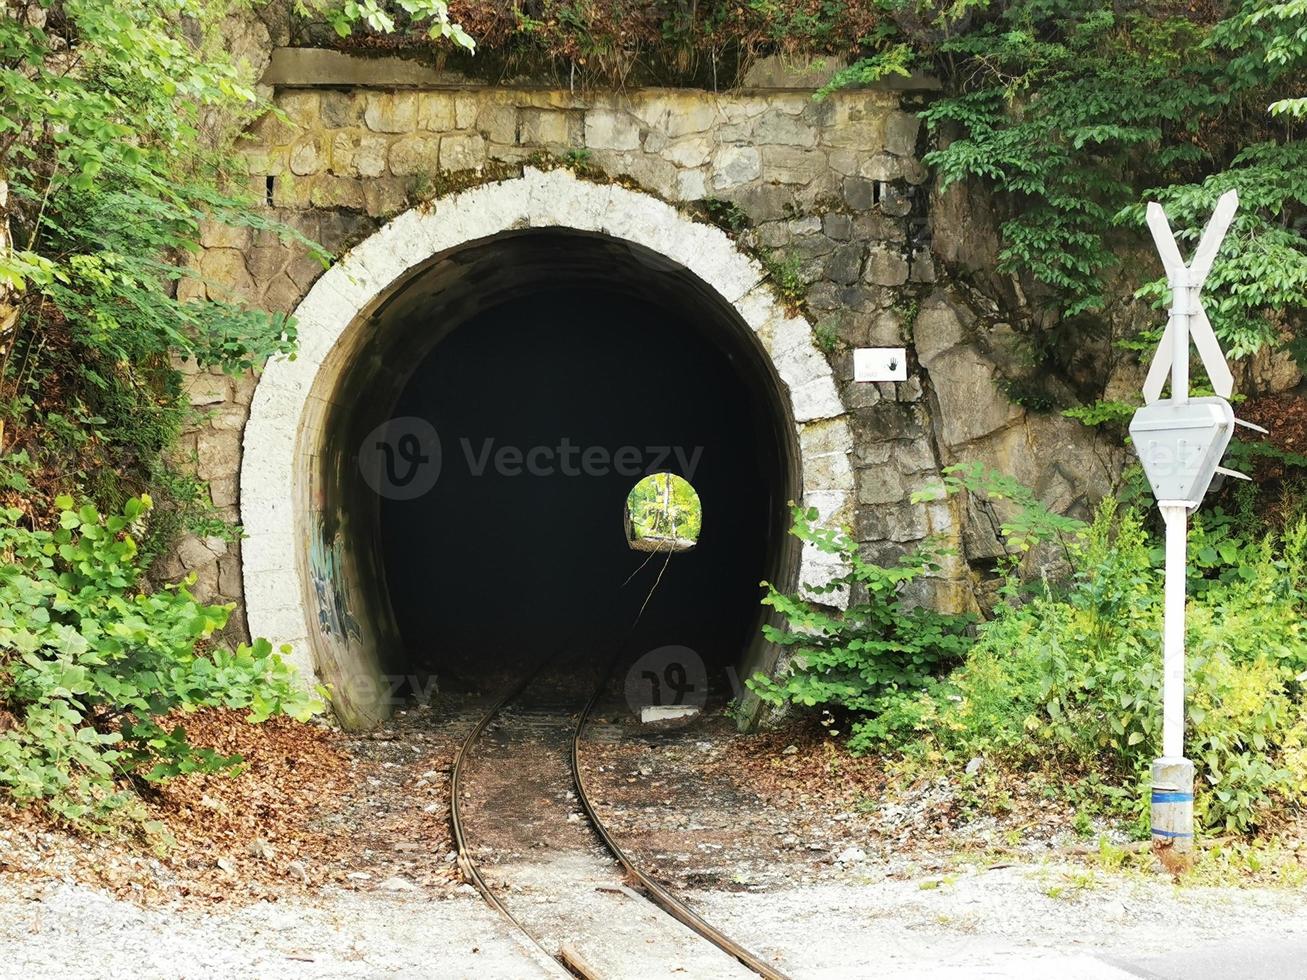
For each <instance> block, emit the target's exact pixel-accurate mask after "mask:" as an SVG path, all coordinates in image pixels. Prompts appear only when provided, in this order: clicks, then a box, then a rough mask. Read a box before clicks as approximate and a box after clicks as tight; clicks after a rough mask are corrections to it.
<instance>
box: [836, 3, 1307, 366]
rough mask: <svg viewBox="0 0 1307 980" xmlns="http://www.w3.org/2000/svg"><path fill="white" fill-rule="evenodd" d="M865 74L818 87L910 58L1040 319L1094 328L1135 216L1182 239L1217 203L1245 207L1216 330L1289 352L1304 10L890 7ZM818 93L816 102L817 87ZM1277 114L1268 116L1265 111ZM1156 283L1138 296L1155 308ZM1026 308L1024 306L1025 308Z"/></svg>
mask: <svg viewBox="0 0 1307 980" xmlns="http://www.w3.org/2000/svg"><path fill="white" fill-rule="evenodd" d="M886 10H887V12H888V13H889V19H888V21H883V22H882V23H881V24H880V25H879V27H878V28H877V29H876V30H871V31H868V33H867V34H866V35H864V37H863V42H864V47H865V50H866V54H867V57H866V58H865V60H863V61H861V62H859V63H856V64H854V66H853V67H852V68H850V69H848V70H846V71H844V72H841V73H840V74H838V75H837V76H836V77H835V79H834V80H833V81H832V83H831V85H830V86H828V89H832V88H837V87H839V86H841V85H851V84H861V83H864V82H866V81H869V80H874V79H879V78H882V77H884V76H885V75H886V74H887V73H890V72H902V71H906V66H908V65H909V64H912V65H918V66H921V67H922V68H923V69H924V70H928V71H933V72H934V73H936V74H938V75H940V76H941V77H942V78H943V79H944V83H945V92H944V97H943V98H941V99H938V100H936V101H935V102H933V103H932V104H931V105H930V106H929V107H928V108H927V109H926V110H925V111H924V112H923V113H922V116H923V118H924V119H925V120H926V122H927V124H928V127H929V129H930V130H931V132H932V133H933V134H934V135H935V136H936V138H937V139H938V140H939V148H938V149H936V150H934V151H933V152H931V153H930V154H929V155H928V156H927V158H926V161H927V163H929V164H931V165H933V166H934V167H935V168H936V169H937V171H938V173H939V174H940V176H941V178H942V180H943V183H944V184H945V185H946V186H947V185H948V184H951V183H954V182H958V181H964V180H972V181H977V182H979V183H981V184H984V185H987V186H988V187H990V188H992V189H994V190H995V191H997V192H998V194H997V198H998V202H999V206H1000V209H1001V210H1000V213H1001V215H1002V221H1001V226H1000V233H1001V242H1000V251H999V270H1000V271H1003V272H1007V273H1010V274H1012V275H1013V276H1015V277H1019V278H1020V280H1021V282H1022V285H1023V290H1024V292H1025V294H1026V295H1027V296H1029V297H1030V298H1031V299H1032V300H1034V301H1035V304H1036V305H1037V306H1043V307H1045V310H1042V311H1038V316H1037V317H1032V319H1038V320H1039V321H1040V322H1043V323H1045V324H1047V322H1048V317H1049V314H1052V319H1054V320H1056V319H1059V318H1060V319H1063V320H1078V318H1085V319H1092V317H1093V315H1094V311H1096V310H1098V309H1099V308H1101V307H1102V305H1103V302H1104V277H1105V275H1106V274H1107V272H1108V270H1109V269H1110V267H1111V266H1112V265H1114V264H1115V263H1116V261H1117V256H1118V254H1119V252H1120V251H1121V250H1122V248H1123V246H1129V245H1130V244H1131V242H1130V241H1129V240H1126V239H1124V238H1123V236H1122V235H1121V234H1120V231H1119V229H1120V228H1122V227H1128V228H1130V229H1131V231H1132V233H1133V234H1134V235H1135V236H1137V237H1135V238H1134V239H1133V241H1134V243H1137V244H1138V245H1141V246H1145V247H1146V243H1147V238H1146V236H1142V235H1141V234H1140V232H1141V216H1142V205H1143V202H1144V201H1146V200H1149V199H1158V200H1161V201H1162V203H1163V204H1164V205H1166V207H1167V209H1168V212H1169V213H1170V214H1171V218H1172V222H1173V224H1175V225H1176V226H1178V227H1181V228H1184V229H1185V230H1186V231H1193V230H1196V229H1198V228H1201V226H1202V225H1203V224H1204V223H1205V222H1206V219H1207V216H1208V215H1209V214H1210V211H1211V206H1212V204H1213V203H1214V201H1215V198H1216V197H1217V196H1218V195H1219V193H1220V192H1221V191H1222V190H1225V189H1227V188H1229V187H1236V186H1237V187H1238V188H1239V190H1240V194H1241V195H1242V197H1243V204H1242V206H1241V210H1240V212H1239V218H1238V221H1237V224H1236V227H1235V229H1234V232H1233V233H1232V235H1231V236H1230V238H1229V239H1227V242H1226V247H1225V248H1223V249H1222V253H1221V255H1220V257H1219V258H1218V261H1217V263H1216V266H1215V268H1214V269H1213V273H1212V278H1211V280H1210V288H1209V292H1208V296H1209V297H1210V298H1211V299H1212V300H1213V303H1214V305H1215V308H1214V309H1213V310H1212V321H1213V325H1214V326H1215V327H1216V330H1217V332H1218V334H1219V335H1220V336H1221V337H1222V339H1223V340H1224V341H1225V342H1226V343H1227V345H1229V347H1230V348H1231V349H1232V350H1233V351H1234V353H1235V355H1236V356H1242V355H1244V354H1247V353H1250V352H1252V351H1255V350H1257V349H1259V348H1261V347H1263V346H1266V345H1268V344H1280V343H1292V337H1290V336H1288V335H1287V334H1286V332H1285V330H1284V328H1285V327H1286V326H1292V325H1293V324H1294V322H1295V321H1296V319H1298V318H1301V316H1302V314H1303V312H1304V311H1305V309H1307V302H1305V301H1304V296H1307V289H1304V277H1307V272H1304V265H1305V264H1307V239H1304V235H1303V233H1302V219H1303V216H1304V214H1307V206H1305V205H1307V202H1304V200H1303V195H1302V187H1303V179H1304V178H1303V173H1304V164H1303V160H1304V152H1307V151H1305V150H1304V146H1305V145H1307V144H1304V141H1303V140H1302V138H1301V136H1302V134H1301V130H1300V128H1299V127H1298V126H1296V125H1295V122H1294V120H1296V119H1298V118H1300V117H1301V116H1303V115H1304V113H1305V112H1307V110H1305V109H1304V107H1305V106H1307V98H1303V94H1302V92H1301V90H1299V91H1296V92H1294V91H1290V89H1291V88H1292V86H1294V85H1296V84H1299V83H1300V80H1301V77H1302V74H1303V71H1304V69H1307V27H1304V26H1303V25H1304V24H1305V23H1307V14H1305V11H1307V5H1305V4H1304V2H1303V0H1287V2H1274V0H1225V2H1218V3H1215V4H1209V5H1207V6H1205V7H1203V8H1194V9H1181V8H1168V7H1162V8H1157V9H1151V8H1143V7H1133V8H1131V7H1122V6H1121V5H1120V4H1115V3H1111V2H1109V0H1085V2H1082V3H1074V4H1050V3H1047V2H1045V0H1017V2H1013V3H1006V4H989V3H985V2H981V0H947V2H925V3H901V2H890V3H887V4H886ZM822 94H823V95H824V94H826V90H824V91H823V93H822ZM1268 109H1269V112H1268ZM1162 293H1163V284H1160V283H1154V284H1152V285H1151V286H1149V287H1146V288H1145V290H1144V291H1143V294H1144V295H1146V296H1149V297H1151V298H1155V299H1161V298H1162ZM1023 303H1024V301H1023Z"/></svg>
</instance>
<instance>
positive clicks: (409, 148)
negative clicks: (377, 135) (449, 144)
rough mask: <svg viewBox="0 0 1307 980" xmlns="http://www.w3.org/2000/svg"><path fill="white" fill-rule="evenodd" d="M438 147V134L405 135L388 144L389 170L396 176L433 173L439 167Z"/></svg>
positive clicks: (439, 143) (439, 145) (439, 144)
mask: <svg viewBox="0 0 1307 980" xmlns="http://www.w3.org/2000/svg"><path fill="white" fill-rule="evenodd" d="M446 139H453V137H446ZM440 148H441V139H440V137H438V136H405V137H404V138H403V139H399V140H396V141H395V142H394V143H392V144H391V145H390V172H391V173H392V174H394V175H395V176H396V177H411V176H413V175H414V174H419V173H425V174H433V173H435V172H436V171H437V170H438V169H440Z"/></svg>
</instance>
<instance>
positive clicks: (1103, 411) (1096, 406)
mask: <svg viewBox="0 0 1307 980" xmlns="http://www.w3.org/2000/svg"><path fill="white" fill-rule="evenodd" d="M1138 408H1139V406H1138V405H1131V404H1128V403H1127V402H1118V401H1096V402H1094V403H1093V404H1091V405H1073V406H1072V407H1071V408H1064V409H1063V410H1062V414H1063V415H1065V416H1066V417H1067V418H1069V419H1076V420H1077V421H1079V422H1082V423H1084V424H1085V425H1088V426H1091V427H1097V426H1100V425H1117V426H1124V425H1128V424H1129V422H1130V419H1132V418H1133V417H1134V414H1135V411H1136V410H1137V409H1138Z"/></svg>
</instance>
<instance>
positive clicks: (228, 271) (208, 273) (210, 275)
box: [200, 248, 255, 302]
mask: <svg viewBox="0 0 1307 980" xmlns="http://www.w3.org/2000/svg"><path fill="white" fill-rule="evenodd" d="M200 275H202V276H203V277H204V280H205V285H206V287H207V292H208V295H209V298H210V299H225V300H228V301H231V302H249V301H250V300H252V299H254V293H255V290H254V279H253V277H252V276H251V275H250V273H249V270H247V269H246V268H245V256H244V254H243V253H242V252H240V251H239V250H238V249H234V248H210V249H205V250H204V252H203V253H202V254H201V255H200Z"/></svg>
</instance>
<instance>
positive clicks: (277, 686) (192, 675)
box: [0, 497, 321, 824]
mask: <svg viewBox="0 0 1307 980" xmlns="http://www.w3.org/2000/svg"><path fill="white" fill-rule="evenodd" d="M58 505H59V506H60V508H61V513H60V516H59V527H58V529H57V530H54V531H46V530H32V529H30V528H28V527H25V526H22V525H20V523H19V521H20V519H21V518H22V513H21V511H18V510H15V509H0V550H2V551H3V553H4V555H5V557H6V563H5V564H4V565H3V566H0V786H3V787H4V788H5V789H6V790H7V791H8V792H9V793H10V794H11V795H12V796H13V797H15V798H16V799H18V800H21V801H31V800H44V801H45V802H46V804H47V805H48V806H49V807H50V808H51V809H52V810H54V811H55V812H57V813H59V814H60V815H62V816H64V817H66V818H68V819H70V820H75V821H87V822H90V823H92V824H98V823H101V822H103V821H104V820H105V819H106V818H107V817H108V816H109V815H110V814H112V813H113V812H114V811H116V810H119V809H120V808H122V807H123V806H124V805H126V804H129V803H130V802H131V801H132V799H133V795H132V793H131V792H130V791H129V790H130V789H131V788H132V786H133V785H134V784H138V781H140V780H146V781H149V780H159V779H164V778H167V777H169V776H173V775H177V774H179V773H184V772H191V771H196V770H205V771H212V770H215V769H219V768H222V767H225V766H230V765H233V764H235V763H237V762H239V761H240V760H239V759H238V758H234V757H222V756H219V755H217V754H215V753H214V752H212V751H210V750H206V749H197V748H193V747H191V746H190V745H189V744H188V742H187V741H186V734H185V729H184V728H183V726H182V725H180V724H170V723H169V724H166V723H161V716H164V715H168V714H170V713H173V712H176V711H179V710H180V711H182V712H186V711H190V710H194V709H196V708H200V707H212V706H223V707H228V708H245V709H248V710H249V718H250V720H251V721H262V720H263V719H266V718H268V717H269V716H271V715H273V714H289V715H293V716H295V717H297V718H301V719H304V718H307V717H308V716H309V715H310V714H312V713H313V712H314V711H316V710H319V709H320V707H321V704H320V702H319V701H318V700H317V699H316V698H314V697H313V696H311V695H307V694H305V693H304V692H303V691H301V690H300V689H299V688H297V687H296V685H295V682H294V677H293V675H292V671H291V669H290V668H289V667H288V666H287V665H286V664H285V663H284V662H283V661H282V659H281V657H280V656H279V655H278V654H277V653H275V652H273V650H272V648H271V645H270V644H269V643H268V642H267V641H266V640H258V641H256V642H255V643H254V644H253V645H252V646H246V645H244V644H242V645H241V646H239V647H237V649H236V650H234V651H230V650H224V649H221V648H216V647H210V639H211V637H212V636H213V634H214V632H215V631H216V630H219V629H221V628H222V627H223V626H224V625H225V624H226V622H227V617H228V615H229V614H230V611H231V607H230V606H206V605H203V604H201V603H199V602H197V601H196V600H195V599H194V598H193V597H192V596H191V594H190V593H189V592H187V591H186V588H185V587H184V586H170V587H166V588H164V589H161V590H159V591H157V592H148V591H138V590H137V582H138V580H139V578H140V574H141V570H140V566H139V563H138V555H137V548H136V542H135V539H134V538H133V536H132V534H131V533H130V532H131V531H132V530H133V529H134V528H135V527H136V526H138V524H139V522H140V521H141V519H142V517H143V515H144V514H145V512H146V510H147V509H148V508H149V506H150V501H149V498H148V497H146V498H141V499H135V500H132V501H130V502H129V503H128V505H127V506H126V508H125V509H124V511H123V513H121V514H115V515H111V516H108V517H104V516H102V515H100V514H99V513H98V512H97V511H96V510H95V508H94V507H91V506H90V505H85V506H82V507H80V508H78V509H74V508H73V501H72V500H71V499H69V498H66V497H65V498H61V499H60V500H59V501H58Z"/></svg>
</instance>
